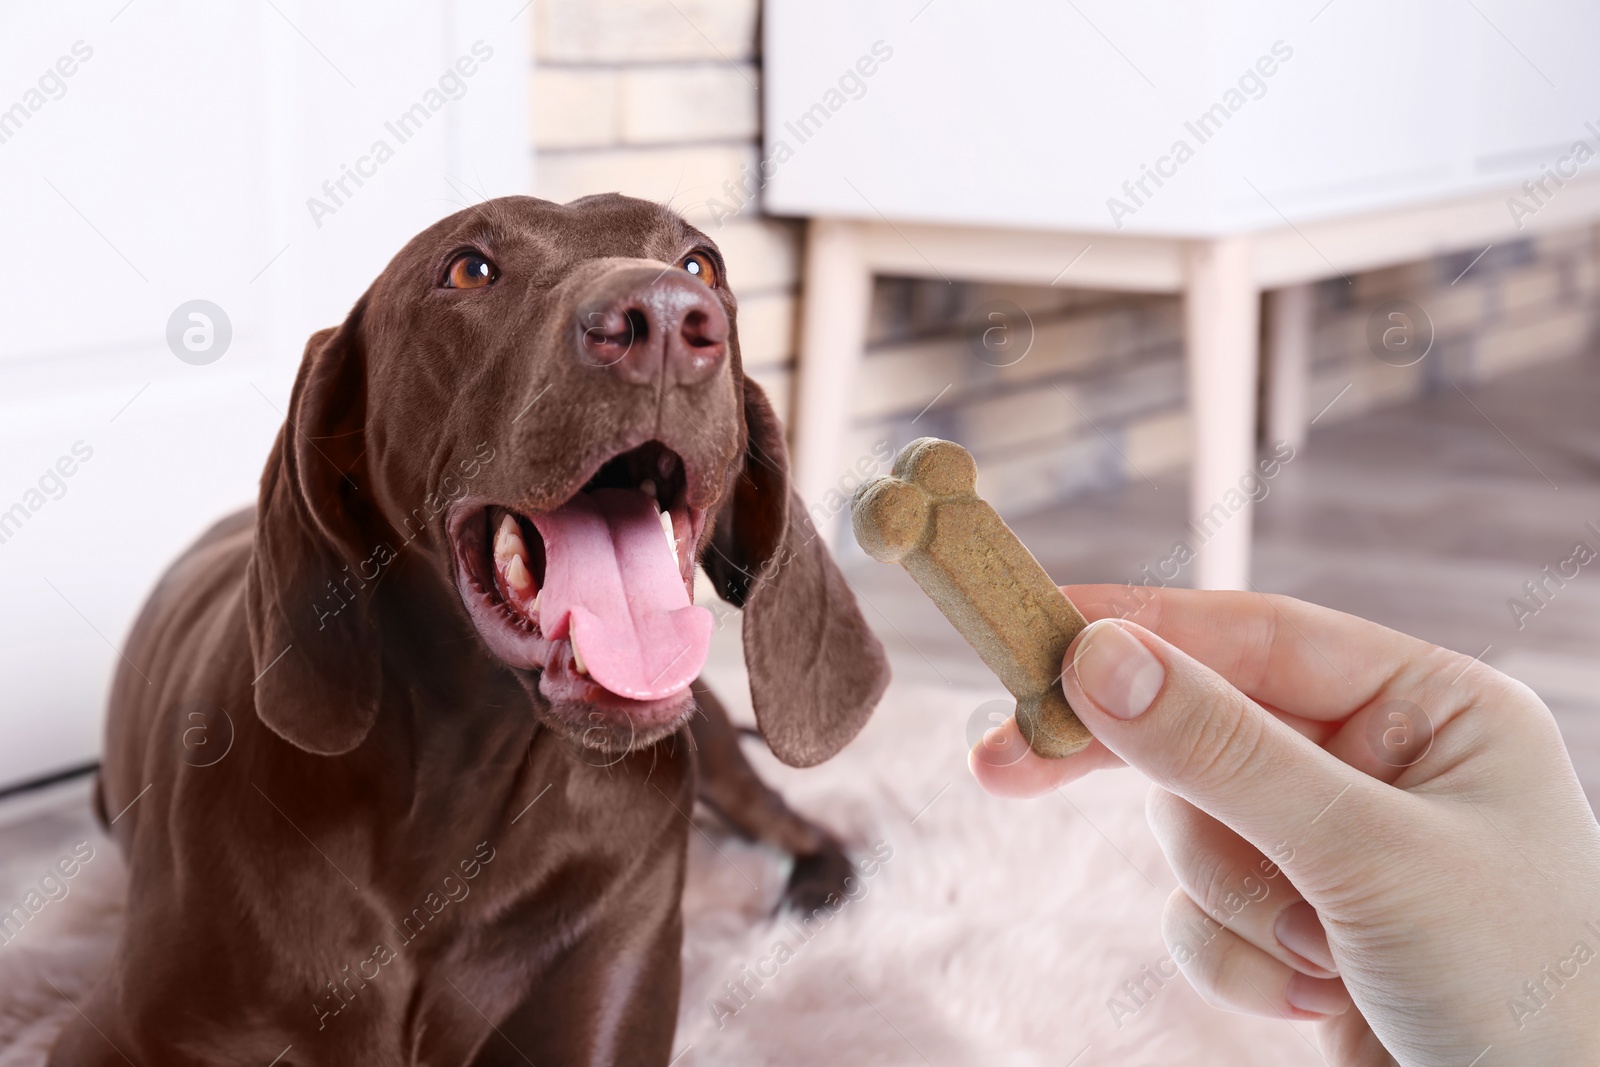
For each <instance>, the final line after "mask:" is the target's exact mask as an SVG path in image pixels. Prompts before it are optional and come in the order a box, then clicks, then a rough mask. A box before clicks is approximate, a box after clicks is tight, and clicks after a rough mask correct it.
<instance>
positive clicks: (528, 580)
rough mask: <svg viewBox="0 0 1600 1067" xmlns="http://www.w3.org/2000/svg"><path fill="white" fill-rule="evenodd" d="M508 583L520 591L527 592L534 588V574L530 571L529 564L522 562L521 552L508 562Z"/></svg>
mask: <svg viewBox="0 0 1600 1067" xmlns="http://www.w3.org/2000/svg"><path fill="white" fill-rule="evenodd" d="M506 584H507V585H509V586H510V587H511V588H512V589H515V590H516V591H517V592H519V593H526V592H528V591H529V590H531V589H532V588H533V575H531V574H529V573H528V565H527V564H526V563H524V562H522V553H520V552H518V553H517V554H516V555H514V556H512V557H511V561H510V562H509V563H507V564H506Z"/></svg>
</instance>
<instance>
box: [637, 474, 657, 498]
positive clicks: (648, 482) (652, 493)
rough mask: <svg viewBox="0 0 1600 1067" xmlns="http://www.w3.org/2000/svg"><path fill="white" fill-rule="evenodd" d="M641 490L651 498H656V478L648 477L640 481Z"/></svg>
mask: <svg viewBox="0 0 1600 1067" xmlns="http://www.w3.org/2000/svg"><path fill="white" fill-rule="evenodd" d="M639 491H640V492H642V493H644V495H645V496H647V497H649V498H650V499H651V500H654V499H655V498H656V483H655V479H653V478H646V479H645V480H644V481H642V482H640V483H639Z"/></svg>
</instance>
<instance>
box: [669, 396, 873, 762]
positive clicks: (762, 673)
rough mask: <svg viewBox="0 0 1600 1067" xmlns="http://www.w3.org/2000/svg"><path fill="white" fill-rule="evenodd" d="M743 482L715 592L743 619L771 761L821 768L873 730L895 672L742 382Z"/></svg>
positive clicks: (710, 551) (720, 553)
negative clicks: (866, 729) (868, 727)
mask: <svg viewBox="0 0 1600 1067" xmlns="http://www.w3.org/2000/svg"><path fill="white" fill-rule="evenodd" d="M744 419H745V426H746V432H747V435H748V440H747V443H746V447H745V460H744V471H743V472H742V474H741V475H740V476H739V477H738V478H737V479H736V481H735V483H734V486H733V489H732V490H731V493H730V499H729V500H728V502H727V503H726V504H724V505H723V507H722V510H721V512H720V514H719V515H718V517H717V523H716V527H715V529H714V531H713V533H712V539H711V544H710V545H709V547H708V548H707V551H706V552H705V554H704V557H703V559H702V561H701V562H702V565H703V566H704V567H705V570H706V574H707V575H708V576H709V577H710V578H711V581H712V583H713V584H714V585H715V586H716V589H717V592H718V593H719V594H720V595H721V596H722V598H723V599H724V600H726V601H728V602H729V603H730V604H735V605H738V606H740V607H742V608H744V656H745V664H746V666H747V667H748V668H749V672H750V696H751V699H752V701H753V703H754V704H755V709H756V722H757V724H758V725H759V726H760V727H761V732H762V734H763V735H765V737H766V739H767V744H768V745H769V746H770V747H771V749H772V751H773V754H774V755H776V756H777V757H778V758H779V759H781V760H783V761H784V762H785V763H787V764H790V765H791V766H795V767H809V766H811V765H812V764H814V763H821V762H822V761H823V760H825V759H827V758H828V757H829V756H831V755H833V754H834V753H835V752H838V751H839V749H841V748H843V747H844V746H845V744H846V742H848V741H849V740H850V739H851V738H852V737H854V736H855V735H856V733H857V732H858V731H859V730H860V729H861V727H862V726H864V725H865V724H866V721H867V718H868V716H870V715H871V714H872V709H873V708H874V707H876V706H877V704H878V699H879V698H880V697H881V696H883V690H884V687H885V686H887V685H888V684H889V664H888V660H887V658H886V657H885V656H884V653H883V646H882V645H880V644H879V643H878V639H877V637H875V636H874V635H873V633H872V631H871V630H869V629H868V628H867V624H866V621H865V620H864V619H863V618H862V617H861V611H860V609H859V608H858V607H857V606H856V599H855V595H854V594H853V593H852V592H851V591H850V587H849V585H847V584H846V583H845V580H844V575H842V574H840V573H839V568H838V567H837V566H836V565H835V564H834V562H833V557H832V556H830V555H829V554H828V550H827V548H826V547H825V546H824V545H823V543H822V539H821V538H820V537H818V536H817V529H816V527H815V526H814V525H813V524H812V522H811V516H810V515H809V514H807V512H806V508H805V504H804V503H803V502H802V501H801V500H800V497H799V496H798V495H797V494H795V493H794V492H793V491H792V490H791V489H790V488H789V453H788V449H787V448H786V447H785V446H784V443H783V429H782V427H781V426H779V424H778V418H777V416H776V415H775V414H773V411H772V405H771V404H770V403H768V401H767V397H766V394H764V393H763V392H762V391H761V388H760V386H758V385H756V384H755V383H754V382H752V381H751V380H750V379H748V378H746V379H744Z"/></svg>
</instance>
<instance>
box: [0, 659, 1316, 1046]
mask: <svg viewBox="0 0 1600 1067" xmlns="http://www.w3.org/2000/svg"><path fill="white" fill-rule="evenodd" d="M717 675H718V680H719V681H721V682H722V685H721V686H720V687H719V689H720V691H721V692H723V693H727V694H732V693H734V692H737V691H739V688H738V687H739V685H740V683H741V682H742V681H743V679H742V678H739V677H737V675H736V673H734V672H733V671H732V670H728V669H723V670H719V671H718V672H717ZM1001 695H1003V694H1002V692H1001V691H1000V690H998V689H996V690H993V691H981V690H972V689H959V688H956V687H953V686H950V687H937V688H930V687H920V686H917V685H914V684H905V683H897V684H896V685H895V686H894V687H893V688H891V690H890V693H889V696H888V698H887V699H886V700H885V701H884V704H883V706H882V707H881V708H880V710H879V711H878V713H877V715H876V716H875V717H874V719H873V721H872V722H871V724H870V725H869V726H868V727H867V729H866V731H865V732H863V734H862V736H861V737H860V738H859V739H857V740H856V741H855V742H854V743H852V744H851V745H850V747H849V748H847V749H846V750H845V752H844V753H842V754H841V755H840V756H839V757H837V758H836V759H834V760H832V761H830V762H829V763H827V764H824V765H823V766H821V767H816V768H812V769H810V770H805V771H796V770H793V769H791V768H787V767H783V766H782V765H780V764H778V763H777V761H775V760H773V759H771V758H770V757H768V756H766V754H765V753H764V752H762V753H760V754H759V755H758V756H757V760H758V767H759V769H760V770H761V771H762V773H763V774H764V775H766V776H767V777H768V780H769V781H771V782H773V783H774V784H775V785H777V786H778V787H779V788H780V789H781V790H782V791H783V793H784V795H785V796H787V797H788V798H789V800H790V801H791V802H792V803H793V804H794V805H795V806H796V807H797V808H799V809H800V810H802V811H804V812H806V813H807V814H809V815H812V816H814V817H816V818H818V819H820V820H822V821H824V822H826V823H827V824H828V825H830V826H832V827H834V828H835V829H837V830H838V831H840V832H841V833H842V834H843V835H844V836H845V838H846V839H847V840H848V841H849V843H850V844H851V845H852V847H853V848H854V849H855V850H856V852H857V853H858V854H863V855H865V854H867V853H869V852H871V850H872V849H873V846H875V845H876V846H878V854H879V855H885V854H887V855H888V856H889V858H888V859H886V860H884V861H882V862H881V863H880V864H879V865H878V867H877V869H876V870H875V872H874V873H873V875H872V877H871V878H869V879H865V880H864V881H863V883H862V888H863V890H864V892H863V893H862V894H861V895H859V896H858V897H857V899H855V900H853V901H851V902H849V903H848V904H845V905H844V906H843V907H842V908H841V909H840V910H839V912H838V913H837V914H836V915H830V916H828V917H827V918H826V920H825V921H820V920H819V921H816V922H814V923H813V924H812V929H811V930H810V931H802V932H797V928H796V926H795V925H794V924H793V923H792V922H791V921H790V920H787V919H774V918H773V917H772V916H771V914H770V909H771V906H772V903H773V901H775V900H776V899H777V896H778V893H779V891H780V889H781V887H782V885H783V881H784V878H785V877H786V874H787V871H786V865H785V862H784V858H783V857H781V856H779V855H777V854H775V853H772V852H770V851H768V850H765V849H761V848H754V847H749V846H745V845H743V844H741V843H739V842H737V841H733V840H729V839H728V838H727V837H726V836H725V835H723V834H721V832H720V831H719V830H718V829H717V828H716V827H715V826H714V825H713V824H710V823H706V824H705V825H704V829H705V831H706V833H705V834H704V835H702V834H699V833H697V834H694V835H692V836H691V849H692V852H691V859H690V876H689V886H688V890H687V895H686V899H685V913H686V918H687V934H686V939H685V946H684V967H685V975H684V978H685V981H684V995H683V1003H682V1009H681V1011H680V1014H679V1027H678V1038H677V1049H678V1056H679V1058H678V1060H677V1062H676V1065H675V1067H695V1065H738V1067H758V1065H789V1064H796V1065H798V1064H817V1063H829V1064H851V1065H869V1064H872V1065H875V1064H910V1065H920V1064H927V1065H929V1067H964V1065H978V1064H982V1065H984V1067H996V1065H1007V1067H1009V1065H1018V1067H1020V1065H1032V1064H1041V1065H1042V1064H1051V1065H1053V1067H1062V1065H1071V1067H1099V1065H1111V1064H1115V1065H1118V1067H1142V1065H1150V1067H1156V1065H1160V1067H1170V1065H1172V1064H1185V1065H1190V1064H1193V1065H1206V1067H1209V1065H1217V1067H1223V1065H1226V1067H1253V1065H1258V1064H1259V1065H1263V1067H1265V1065H1271V1067H1295V1065H1302V1064H1304V1065H1307V1067H1310V1065H1313V1064H1319V1063H1321V1062H1322V1061H1321V1057H1320V1056H1319V1055H1318V1053H1317V1052H1316V1051H1315V1048H1314V1044H1315V1040H1316V1039H1315V1037H1314V1035H1313V1034H1312V1033H1311V1032H1310V1029H1309V1028H1308V1027H1305V1026H1301V1025H1293V1024H1289V1023H1283V1022H1277V1021H1272V1020H1262V1019H1249V1018H1243V1017H1239V1016H1233V1015H1225V1014H1221V1013H1219V1012H1216V1011H1213V1010H1212V1009H1211V1008H1209V1007H1207V1006H1206V1005H1205V1004H1204V1003H1203V1002H1201V1000H1200V999H1199V997H1197V996H1196V995H1195V994H1194V993H1193V992H1192V991H1191V990H1190V989H1189V988H1188V986H1187V985H1185V984H1184V983H1183V980H1182V979H1181V978H1178V979H1175V980H1172V981H1168V982H1166V983H1165V984H1162V985H1156V984H1155V983H1154V982H1152V981H1151V980H1150V979H1149V978H1147V977H1145V976H1144V975H1143V974H1142V973H1141V972H1142V969H1143V968H1145V967H1147V966H1148V967H1150V968H1151V969H1152V970H1154V969H1155V968H1156V966H1157V964H1159V963H1161V961H1162V960H1163V957H1165V955H1166V950H1165V948H1164V946H1163V944H1162V941H1161V937H1160V934H1159V931H1158V926H1157V920H1158V917H1159V916H1160V913H1161V908H1162V905H1163V902H1164V901H1165V899H1166V897H1167V894H1168V892H1169V891H1170V889H1171V887H1172V885H1173V884H1174V883H1173V879H1172V876H1171V875H1170V874H1169V873H1168V872H1167V870H1166V866H1165V863H1164V861H1163V860H1162V858H1161V855H1160V852H1159V850H1158V849H1157V847H1156V844H1155V842H1154V840H1153V839H1152V838H1151V836H1150V833H1149V831H1148V829H1146V827H1145V825H1144V817H1143V810H1144V803H1143V798H1144V792H1145V786H1144V783H1143V782H1142V781H1141V780H1140V779H1138V778H1137V777H1136V776H1135V775H1134V774H1133V773H1132V772H1129V771H1121V772H1115V773H1102V774H1099V775H1096V776H1093V777H1092V778H1091V779H1090V780H1088V781H1085V782H1080V783H1077V784H1075V785H1073V786H1070V787H1068V788H1067V789H1065V790H1063V791H1062V793H1061V794H1060V795H1054V796H1047V797H1045V798H1043V799H1040V800H1036V801H1031V802H1016V801H1000V800H994V799H992V798H989V797H987V796H985V795H984V794H982V793H981V792H980V791H979V790H978V789H977V787H976V786H974V785H973V784H972V782H971V779H970V778H969V776H968V774H967V770H966V753H965V749H964V732H965V725H966V721H967V718H968V715H969V714H970V713H971V711H972V710H973V709H974V708H975V707H977V706H978V705H979V704H980V703H982V702H983V701H985V700H988V699H991V698H994V697H997V696H1001ZM749 747H750V748H751V749H752V754H753V755H754V754H755V751H754V750H756V749H758V748H759V746H758V745H754V744H752V745H750V746H749ZM114 852H115V850H114V849H113V848H111V847H109V846H107V847H105V848H104V849H103V850H102V851H101V856H102V857H103V858H104V862H101V861H100V859H99V858H97V860H96V862H95V863H93V864H90V865H89V866H87V867H86V868H85V869H84V872H83V874H82V875H81V876H80V878H79V879H78V881H77V883H76V884H75V886H74V890H73V893H72V895H71V896H69V897H68V898H67V899H66V900H63V901H62V902H60V903H59V904H55V905H52V906H51V907H50V908H47V909H46V910H45V911H44V912H43V913H41V915H40V916H39V918H38V919H37V920H36V921H35V923H34V924H32V925H30V926H29V928H28V930H27V936H26V938H25V939H19V940H18V941H17V942H16V943H15V944H13V945H11V946H8V947H7V948H6V949H5V951H3V952H0V1067H34V1065H37V1064H40V1063H42V1061H43V1057H44V1050H45V1049H47V1048H48V1047H49V1043H50V1040H51V1038H52V1037H53V1035H54V1033H55V1032H56V1030H57V1028H58V1027H60V1026H61V1024H62V1023H63V1022H64V1020H65V1018H66V1016H67V1015H68V1014H70V1013H71V1011H72V1009H71V1008H70V1007H69V1006H67V1005H66V1003H65V1002H64V1001H63V1000H62V997H61V994H62V993H65V994H66V995H67V996H69V997H71V998H72V999H73V1000H81V998H82V996H83V994H85V993H86V992H87V987H88V986H89V985H90V984H91V982H92V981H93V979H94V977H95V975H96V973H97V972H98V970H99V967H98V964H99V961H100V960H102V959H103V958H104V957H105V955H106V953H107V950H108V948H109V946H110V944H111V942H112V939H113V938H114V937H115V931H116V926H117V922H118V899H119V896H120V893H121V879H122V872H121V869H120V867H119V866H118V864H117V862H116V860H115V858H114ZM780 943H782V945H783V946H784V947H782V948H780V947H779V945H780ZM747 969H748V973H747ZM1169 973H1170V972H1169ZM1141 979H1142V980H1143V981H1144V991H1143V992H1141V993H1138V994H1137V995H1136V996H1132V995H1130V994H1129V992H1128V991H1127V989H1125V988H1124V983H1126V982H1135V983H1137V982H1139V981H1140V980H1141ZM758 982H759V983H760V984H759V985H758V984H757V983H758ZM52 983H53V984H54V986H55V987H56V988H55V989H53V988H52ZM729 983H733V985H734V986H735V987H737V986H739V985H742V987H743V989H742V990H739V989H737V988H735V989H734V990H733V991H731V992H730V986H729ZM57 990H59V992H58V991H57ZM1113 1001H1115V1002H1116V1003H1120V1005H1121V1009H1120V1011H1117V1010H1114V1007H1115V1006H1114V1004H1113ZM1135 1009H1136V1010H1135ZM1119 1016H1120V1017H1119Z"/></svg>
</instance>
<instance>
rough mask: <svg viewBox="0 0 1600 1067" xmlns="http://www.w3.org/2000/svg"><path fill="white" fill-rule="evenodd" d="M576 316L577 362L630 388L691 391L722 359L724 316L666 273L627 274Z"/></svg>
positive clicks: (703, 293) (711, 297) (690, 282)
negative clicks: (601, 370)
mask: <svg viewBox="0 0 1600 1067" xmlns="http://www.w3.org/2000/svg"><path fill="white" fill-rule="evenodd" d="M600 288H601V289H602V290H604V291H602V292H599V293H595V294H593V296H592V297H591V299H590V300H588V301H586V302H585V307H584V309H583V310H581V311H580V312H579V315H578V319H579V321H578V330H579V336H578V349H579V353H578V354H579V357H580V358H581V359H582V360H583V361H584V362H585V363H588V364H590V365H591V366H596V367H606V368H609V369H610V370H611V372H612V373H613V374H615V375H617V376H618V377H619V378H621V379H623V380H624V381H627V382H631V383H633V384H635V385H647V384H650V385H653V384H656V383H664V384H666V385H693V384H695V383H696V382H701V381H704V380H705V379H707V378H709V377H710V376H711V375H712V374H714V373H715V372H716V371H717V369H718V368H719V367H720V366H721V365H722V362H723V360H724V359H726V358H727V354H728V316H727V313H726V312H724V311H723V310H722V302H721V301H720V300H718V299H717V297H716V294H714V293H713V292H712V291H711V290H710V289H708V288H706V286H705V284H704V283H702V282H700V281H698V280H696V279H695V278H693V277H691V276H690V275H688V274H686V273H684V272H683V271H681V270H678V269H676V268H673V267H669V268H667V269H665V270H660V269H657V268H629V269H627V270H626V271H618V272H617V273H616V274H613V275H612V276H610V277H609V278H607V279H605V281H603V282H602V283H601V286H600Z"/></svg>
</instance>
